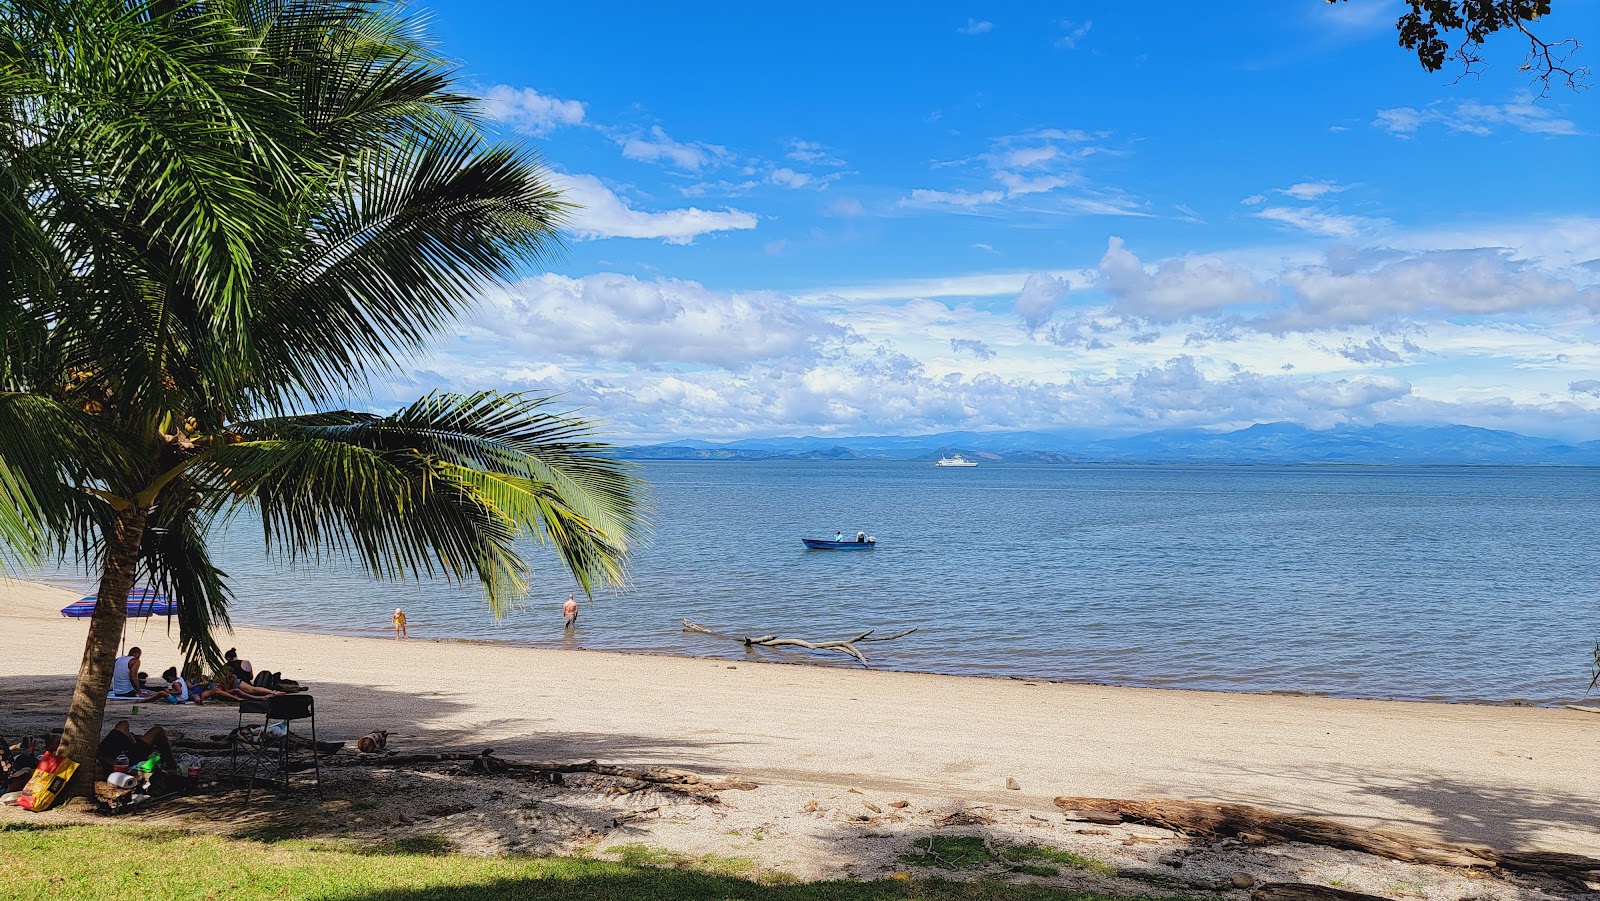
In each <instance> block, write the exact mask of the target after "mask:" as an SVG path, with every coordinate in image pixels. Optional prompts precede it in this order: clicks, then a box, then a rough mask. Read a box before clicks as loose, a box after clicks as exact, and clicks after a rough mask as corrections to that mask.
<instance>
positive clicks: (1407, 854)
mask: <svg viewBox="0 0 1600 901" xmlns="http://www.w3.org/2000/svg"><path fill="white" fill-rule="evenodd" d="M1055 804H1056V806H1057V807H1059V808H1061V809H1062V810H1063V811H1066V812H1067V813H1068V815H1069V816H1070V815H1072V813H1073V812H1075V811H1083V812H1088V813H1095V814H1115V815H1117V816H1120V817H1122V819H1124V820H1126V821H1128V822H1130V823H1140V824H1143V825H1146V826H1159V827H1161V828H1163V829H1171V830H1172V831H1174V832H1182V833H1185V834H1187V835H1198V836H1203V837H1206V838H1226V837H1235V838H1240V839H1243V840H1245V841H1248V842H1258V843H1275V842H1302V843H1304V844H1308V845H1323V846H1326V847H1329V848H1342V849H1345V850H1347V851H1362V852H1365V853H1367V854H1372V855H1376V856H1378V857H1386V858H1388V859H1390V860H1402V861H1406V862H1409V863H1424V864H1435V865H1439V866H1447V867H1500V868H1503V869H1506V870H1511V871H1513V872H1519V873H1539V874H1544V875H1549V876H1557V877H1560V878H1563V879H1569V880H1583V879H1585V878H1593V876H1592V875H1590V874H1593V873H1596V872H1600V858H1594V857H1584V856H1582V855H1579V854H1559V853H1555V852H1546V851H1499V850H1496V849H1494V848H1486V847H1480V846H1473V845H1454V844H1449V843H1446V842H1436V841H1430V840H1428V839H1423V838H1418V837H1416V836H1411V835H1405V834H1402V833H1398V832H1382V831H1378V830H1375V829H1362V828H1360V827H1358V826H1349V825H1346V824H1344V823H1339V822H1335V821H1333V820H1326V819H1319V818H1315V817H1301V816H1294V815H1291V814H1284V813H1278V812H1276V811H1273V810H1268V809H1266V808H1264V807H1255V806H1252V805H1249V804H1216V803H1211V802H1207V801H1178V800H1172V799H1167V798H1158V799H1154V800H1145V801H1130V800H1119V799H1116V798H1077V797H1070V796H1064V797H1060V798H1056V799H1055Z"/></svg>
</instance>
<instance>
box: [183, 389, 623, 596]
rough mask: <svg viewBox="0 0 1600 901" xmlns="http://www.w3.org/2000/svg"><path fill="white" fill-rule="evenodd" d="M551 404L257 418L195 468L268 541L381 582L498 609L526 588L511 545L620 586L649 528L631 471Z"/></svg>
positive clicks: (491, 401) (443, 399)
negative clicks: (446, 589) (345, 563)
mask: <svg viewBox="0 0 1600 901" xmlns="http://www.w3.org/2000/svg"><path fill="white" fill-rule="evenodd" d="M549 403H550V401H549V399H548V398H544V397H532V396H524V395H510V396H506V395H499V394H495V393H487V392H486V393H482V394H475V395H470V396H457V395H443V394H441V395H430V396H428V397H426V398H423V399H422V400H421V401H419V402H417V403H416V404H413V405H411V406H410V407H407V408H406V409H404V410H401V411H399V412H398V413H395V414H393V415H391V416H383V417H380V416H373V415H371V414H361V413H351V412H336V413H320V414H314V415H310V416H296V417H280V418H275V419H268V420H261V421H257V422H252V423H248V424H246V425H244V426H242V427H241V428H240V430H239V433H240V437H242V438H243V439H244V440H243V441H241V442H239V443H236V444H229V445H224V446H220V447H217V448H215V449H213V450H211V451H208V452H207V453H206V454H205V455H204V456H203V457H202V458H201V459H200V460H199V461H197V463H196V465H195V467H193V468H192V470H191V472H194V473H196V478H203V479H207V480H208V481H209V483H210V484H213V485H216V486H218V488H219V490H224V489H225V490H226V491H227V492H229V493H230V494H231V495H232V496H234V497H236V498H240V499H245V500H248V501H249V502H250V503H251V504H253V505H254V506H256V507H257V508H258V509H259V510H260V511H261V516H262V522H263V525H264V528H265V530H266V535H267V540H268V542H269V544H270V545H273V546H275V547H277V548H279V549H280V550H281V551H283V552H285V553H287V554H289V555H291V556H295V555H315V554H318V553H321V552H322V551H323V550H325V549H327V550H334V551H337V552H340V553H343V554H346V555H348V556H350V557H352V558H354V559H356V560H357V561H358V562H360V563H361V564H362V565H363V566H364V567H365V568H366V569H367V570H368V571H369V572H371V573H372V574H374V575H377V576H380V577H385V578H399V577H408V576H415V575H432V574H442V575H444V576H446V577H448V578H451V579H453V580H458V581H464V580H467V579H470V578H473V577H476V579H477V581H478V582H479V583H480V584H481V585H482V587H483V589H484V592H485V595H486V596H487V598H488V600H489V603H490V605H491V607H492V608H493V609H494V610H495V611H496V612H499V611H501V610H502V609H503V606H504V604H505V603H506V602H508V601H510V600H512V599H513V598H515V597H516V596H518V595H519V594H521V593H522V592H523V591H524V590H525V588H526V579H527V575H528V565H527V563H526V561H524V560H523V558H522V557H521V556H520V555H519V554H518V552H517V550H516V548H515V546H514V542H515V540H516V539H517V538H518V537H519V536H527V537H529V538H531V539H533V540H535V541H539V542H545V543H548V544H550V545H551V546H552V547H553V548H554V549H555V550H556V552H557V553H558V554H559V556H560V557H561V559H562V561H563V563H564V565H565V567H566V568H567V570H568V571H569V572H570V573H571V575H572V576H573V577H574V578H575V579H577V581H578V583H579V584H580V585H581V586H582V587H583V589H584V590H585V591H586V592H593V591H594V590H595V589H596V588H598V587H599V586H601V585H604V584H617V583H619V582H620V581H621V579H622V577H623V572H624V563H625V561H626V559H627V556H628V553H629V550H630V548H631V547H632V545H633V543H634V542H635V540H636V539H637V537H638V535H639V534H640V532H641V531H642V530H643V528H644V527H645V524H646V516H645V513H644V510H643V500H642V498H641V494H642V483H641V482H639V480H638V479H637V478H636V477H635V476H634V475H633V473H632V470H631V468H630V467H629V466H628V465H627V464H625V463H623V462H621V461H618V460H616V459H614V458H612V457H609V456H607V455H606V454H605V447H604V445H601V444H598V443H596V442H593V441H588V440H584V438H585V436H586V435H587V434H588V432H589V428H590V426H589V424H588V423H586V422H584V421H583V420H580V419H575V418H572V417H568V416H563V415H559V414H556V413H554V412H552V411H550V410H548V409H547V407H548V405H549ZM202 472H203V473H205V475H203V476H202V475H199V473H202Z"/></svg>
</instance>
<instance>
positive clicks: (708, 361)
mask: <svg viewBox="0 0 1600 901" xmlns="http://www.w3.org/2000/svg"><path fill="white" fill-rule="evenodd" d="M474 324H475V325H476V326H477V328H478V329H480V330H481V334H478V335H474V338H475V339H477V340H478V341H481V342H483V343H486V344H489V345H491V346H495V347H497V348H499V349H500V350H501V352H502V353H510V354H512V355H515V356H519V357H526V358H528V359H538V360H549V359H552V358H557V359H576V360H582V361H588V362H593V361H607V362H627V363H634V364H641V365H656V364H663V363H699V364H705V365H711V366H719V367H732V368H737V367H740V366H744V365H747V364H750V363H752V362H755V361H759V360H770V359H774V358H786V359H789V360H791V361H793V360H800V359H804V358H806V357H807V356H810V355H814V353H815V349H816V347H817V345H818V343H819V342H821V341H824V340H828V339H834V338H839V337H842V336H843V335H844V329H843V328H841V327H840V326H837V325H835V324H833V323H831V322H829V321H827V320H826V319H824V318H822V317H821V316H819V315H817V314H816V313H815V312H813V311H811V310H807V309H805V308H804V307H801V306H800V305H798V304H796V303H795V302H794V301H793V300H792V299H790V298H788V297H784V296H783V295H780V294H776V293H773V292H770V291H753V292H719V291H711V290H708V289H706V288H705V287H704V286H703V285H700V284H698V283H696V282H688V281H679V280H677V279H664V278H659V279H655V280H652V281H641V280H639V279H637V278H634V277H633V276H629V275H617V274H614V273H601V274H598V275H590V276H585V277H583V278H568V277H566V276H561V275H541V276H537V277H534V278H529V279H524V280H523V281H521V282H519V283H518V284H517V286H516V290H515V291H514V292H513V293H510V294H505V295H499V296H496V297H491V298H489V300H488V302H487V303H486V304H485V305H484V306H483V308H482V311H481V312H480V314H479V316H478V318H477V319H476V320H475V323H474Z"/></svg>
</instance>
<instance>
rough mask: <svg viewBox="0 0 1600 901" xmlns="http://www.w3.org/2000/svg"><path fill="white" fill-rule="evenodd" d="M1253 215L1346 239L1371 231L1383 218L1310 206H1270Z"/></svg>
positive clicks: (1326, 235)
mask: <svg viewBox="0 0 1600 901" xmlns="http://www.w3.org/2000/svg"><path fill="white" fill-rule="evenodd" d="M1251 215H1252V216H1255V217H1256V218H1258V219H1266V220H1269V221H1271V222H1277V223H1280V224H1283V225H1287V226H1289V227H1291V228H1297V229H1299V230H1300V231H1304V232H1310V233H1311V234H1313V235H1322V236H1324V237H1329V238H1344V239H1346V240H1348V239H1350V238H1355V237H1357V236H1359V235H1362V234H1366V233H1368V232H1371V231H1372V230H1373V229H1374V228H1376V227H1377V226H1378V225H1380V224H1381V220H1377V219H1368V218H1365V217H1362V216H1346V215H1341V214H1339V213H1329V212H1324V211H1322V210H1317V209H1312V208H1309V207H1282V206H1269V207H1264V208H1262V209H1261V210H1259V211H1257V212H1255V213H1252V214H1251Z"/></svg>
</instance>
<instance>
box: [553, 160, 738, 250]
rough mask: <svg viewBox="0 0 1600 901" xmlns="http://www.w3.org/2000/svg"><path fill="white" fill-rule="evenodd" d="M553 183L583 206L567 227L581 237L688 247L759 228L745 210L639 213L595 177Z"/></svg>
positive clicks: (568, 177) (564, 177)
mask: <svg viewBox="0 0 1600 901" xmlns="http://www.w3.org/2000/svg"><path fill="white" fill-rule="evenodd" d="M554 180H555V182H556V186H557V187H558V188H560V189H561V192H562V194H563V195H564V196H565V199H567V200H569V201H571V202H572V203H574V204H577V205H578V206H579V207H580V209H577V210H574V211H573V213H572V217H571V221H570V222H569V224H568V226H567V228H568V230H569V231H570V232H572V234H574V235H576V236H577V237H579V238H660V239H662V240H664V241H666V242H667V243H668V244H688V243H689V242H690V241H693V240H694V239H695V238H696V237H697V236H699V235H704V234H710V233H712V232H719V231H737V230H744V229H752V228H755V227H756V222H757V220H756V216H755V214H754V213H747V212H744V211H743V210H734V209H728V210H702V209H700V208H699V207H685V208H682V209H676V210H663V211H660V212H646V211H644V210H636V209H634V208H633V207H631V206H629V205H628V202H627V201H626V200H623V199H622V198H621V197H618V196H617V195H616V194H615V193H614V192H613V191H612V190H611V189H610V188H608V187H606V186H605V185H604V184H603V183H601V181H600V179H598V178H595V177H594V176H593V175H559V176H556V178H555V179H554Z"/></svg>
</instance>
